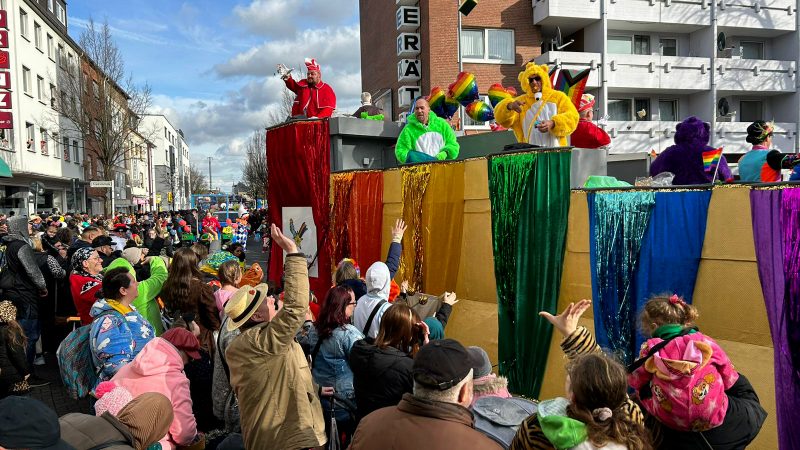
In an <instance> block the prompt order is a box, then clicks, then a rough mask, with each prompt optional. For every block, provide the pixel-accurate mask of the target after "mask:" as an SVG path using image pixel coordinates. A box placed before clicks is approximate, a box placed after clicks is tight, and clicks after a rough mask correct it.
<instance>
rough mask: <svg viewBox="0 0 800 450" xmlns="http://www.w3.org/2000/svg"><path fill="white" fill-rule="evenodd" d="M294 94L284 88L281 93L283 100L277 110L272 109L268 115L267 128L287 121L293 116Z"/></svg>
mask: <svg viewBox="0 0 800 450" xmlns="http://www.w3.org/2000/svg"><path fill="white" fill-rule="evenodd" d="M294 97H295V95H294V92H292V91H290V90H289V89H288V88H286V87H285V86H284V88H283V91H281V100H280V102H279V103H278V108H277V109H272V110H270V111H269V113H267V122H266V126H267V127H271V126H273V125H277V124H279V123H281V122H283V121H285V120H286V118H288V117H291V115H292V105H293V104H294Z"/></svg>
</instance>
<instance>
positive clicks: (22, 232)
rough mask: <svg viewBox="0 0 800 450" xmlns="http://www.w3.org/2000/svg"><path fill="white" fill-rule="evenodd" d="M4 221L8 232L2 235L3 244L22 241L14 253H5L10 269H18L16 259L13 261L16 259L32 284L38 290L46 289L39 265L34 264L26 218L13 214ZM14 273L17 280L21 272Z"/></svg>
mask: <svg viewBox="0 0 800 450" xmlns="http://www.w3.org/2000/svg"><path fill="white" fill-rule="evenodd" d="M6 223H7V224H8V234H7V235H6V236H3V238H2V241H3V244H5V245H10V244H11V243H13V242H14V241H21V242H22V243H23V245H22V246H21V247H20V248H19V250H18V251H17V253H16V255H11V254H10V255H7V256H8V257H9V263H11V267H13V269H12V270H17V271H19V266H17V265H16V264H15V262H16V261H14V259H17V260H18V261H19V265H21V266H22V269H23V270H24V271H25V274H27V275H28V278H30V280H31V281H32V282H33V285H34V286H35V287H36V288H37V289H39V290H40V291H43V290H45V289H47V284H46V283H45V281H44V276H43V275H42V271H41V270H40V269H39V265H38V264H36V259H35V258H34V256H33V247H32V245H31V239H30V237H29V236H28V218H27V217H24V216H14V217H11V218H10V219H8V221H7V222H6ZM12 261H14V262H12ZM15 266H16V267H15ZM14 275H15V276H16V277H17V278H16V279H17V280H19V277H20V276H22V274H21V273H14Z"/></svg>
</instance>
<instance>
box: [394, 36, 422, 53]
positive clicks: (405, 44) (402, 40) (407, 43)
mask: <svg viewBox="0 0 800 450" xmlns="http://www.w3.org/2000/svg"><path fill="white" fill-rule="evenodd" d="M421 51H422V45H421V41H420V37H419V33H400V34H399V35H398V36H397V56H399V57H401V58H413V57H416V56H417V55H419V53H420V52H421Z"/></svg>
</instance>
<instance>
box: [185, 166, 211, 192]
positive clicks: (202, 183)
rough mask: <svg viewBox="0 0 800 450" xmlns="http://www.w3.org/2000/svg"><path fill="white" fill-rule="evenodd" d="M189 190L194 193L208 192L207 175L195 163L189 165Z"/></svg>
mask: <svg viewBox="0 0 800 450" xmlns="http://www.w3.org/2000/svg"><path fill="white" fill-rule="evenodd" d="M189 192H191V193H192V194H205V193H207V192H208V183H206V176H205V175H203V172H201V171H200V169H198V168H197V166H195V165H194V164H191V165H189Z"/></svg>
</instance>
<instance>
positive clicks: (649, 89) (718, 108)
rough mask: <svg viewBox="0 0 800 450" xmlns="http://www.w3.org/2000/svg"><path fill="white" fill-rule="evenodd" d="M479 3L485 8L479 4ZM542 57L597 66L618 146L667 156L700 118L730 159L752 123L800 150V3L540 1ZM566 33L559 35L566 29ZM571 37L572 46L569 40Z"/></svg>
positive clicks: (590, 87)
mask: <svg viewBox="0 0 800 450" xmlns="http://www.w3.org/2000/svg"><path fill="white" fill-rule="evenodd" d="M480 6H484V4H483V3H481V5H480ZM532 6H533V25H534V26H536V27H537V28H540V29H541V33H542V36H543V37H544V41H543V44H542V47H543V54H542V55H541V56H539V57H537V58H536V61H537V62H538V63H547V64H551V65H557V66H560V67H562V68H568V69H587V68H588V69H591V76H590V78H589V81H588V84H587V91H588V92H589V93H592V94H594V95H596V96H597V100H598V102H597V106H596V108H597V109H598V111H596V114H595V117H596V118H599V117H603V116H606V115H607V116H608V124H607V125H606V130H607V131H608V132H609V134H610V135H611V137H612V146H613V147H612V152H614V153H638V152H649V151H650V150H655V151H656V152H660V151H662V150H664V149H665V148H666V147H668V146H669V145H671V144H672V142H673V135H674V130H675V124H676V123H677V122H679V121H680V120H682V119H683V118H685V117H687V116H690V115H695V116H697V117H700V118H701V119H703V120H705V121H708V122H709V123H711V125H712V129H713V132H712V136H711V140H712V142H713V144H714V145H718V146H724V147H725V153H726V154H727V155H729V156H728V158H729V160H733V161H736V160H737V159H738V156H737V154H741V153H743V152H745V151H746V150H748V149H749V148H750V146H749V145H748V144H747V143H746V142H745V140H744V138H745V136H746V129H747V126H748V125H749V124H750V123H751V122H752V121H754V120H758V119H763V120H767V121H769V120H774V121H775V123H776V132H775V137H774V145H775V147H776V148H779V149H781V150H782V151H784V152H796V151H797V149H798V144H797V131H798V126H799V125H798V122H800V93H798V80H797V66H798V59H799V58H800V35H799V34H798V22H799V21H800V18H799V16H798V12H797V6H798V4H797V1H796V0H770V1H766V2H765V1H761V0H741V1H731V0H681V1H673V0H533V2H532ZM559 30H560V34H561V36H562V39H561V41H560V42H558V41H557V36H558V32H559ZM570 42H571V43H570Z"/></svg>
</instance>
